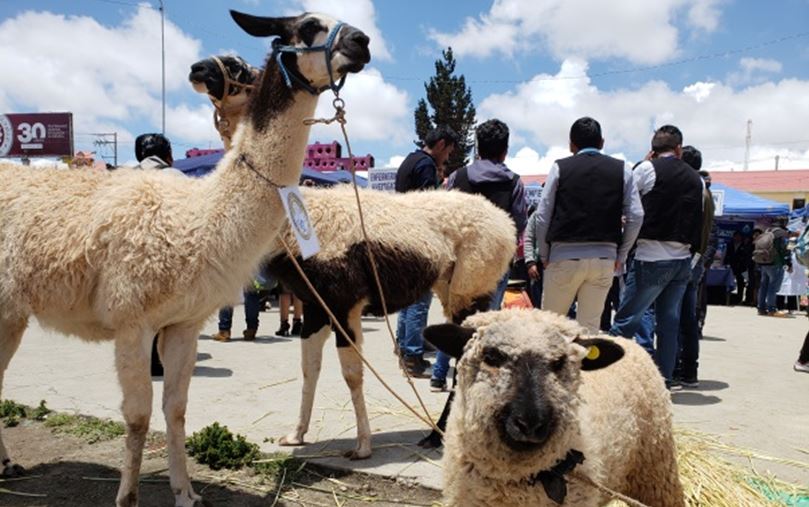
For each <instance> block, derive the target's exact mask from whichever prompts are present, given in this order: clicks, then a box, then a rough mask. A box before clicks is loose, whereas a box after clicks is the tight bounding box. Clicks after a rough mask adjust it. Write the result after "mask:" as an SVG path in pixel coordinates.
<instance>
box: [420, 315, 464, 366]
mask: <svg viewBox="0 0 809 507" xmlns="http://www.w3.org/2000/svg"><path fill="white" fill-rule="evenodd" d="M474 334H475V330H474V329H472V328H471V327H462V326H459V325H458V324H438V325H435V326H427V327H426V328H424V338H425V339H426V340H427V341H428V342H430V343H432V344H433V345H435V346H436V348H437V349H438V350H440V351H441V352H443V353H444V354H447V355H449V356H452V357H454V358H455V359H460V358H461V356H462V355H463V348H464V345H466V342H468V341H469V340H471V339H472V336H473V335H474Z"/></svg>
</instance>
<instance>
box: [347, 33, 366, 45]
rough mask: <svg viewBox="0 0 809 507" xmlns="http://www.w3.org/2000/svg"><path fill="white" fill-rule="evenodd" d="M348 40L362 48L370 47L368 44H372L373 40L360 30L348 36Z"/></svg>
mask: <svg viewBox="0 0 809 507" xmlns="http://www.w3.org/2000/svg"><path fill="white" fill-rule="evenodd" d="M348 40H350V41H351V42H353V43H354V44H356V45H358V46H361V47H368V44H369V43H370V42H371V39H369V38H368V36H367V35H365V34H364V33H363V32H361V31H359V30H355V31H353V32H351V33H350V34H349V35H348Z"/></svg>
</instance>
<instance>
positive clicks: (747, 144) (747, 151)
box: [744, 120, 753, 171]
mask: <svg viewBox="0 0 809 507" xmlns="http://www.w3.org/2000/svg"><path fill="white" fill-rule="evenodd" d="M752 139H753V120H747V137H745V139H744V145H745V148H744V170H745V171H746V170H747V167H748V166H749V165H750V141H751V140H752Z"/></svg>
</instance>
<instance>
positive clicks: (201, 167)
mask: <svg viewBox="0 0 809 507" xmlns="http://www.w3.org/2000/svg"><path fill="white" fill-rule="evenodd" d="M223 155H224V152H219V153H211V154H210V155H202V156H200V157H189V158H183V159H180V160H175V161H174V168H175V169H179V170H180V171H182V172H183V173H184V174H186V175H187V176H195V177H201V176H205V175H206V174H208V173H210V172H211V171H213V170H214V168H215V167H216V164H217V163H218V162H219V160H220V159H221V158H222V156H223ZM304 179H309V180H313V181H314V182H315V183H316V184H318V185H326V186H331V185H335V184H337V183H340V180H338V179H337V178H334V177H332V176H331V175H328V174H323V173H321V172H319V171H315V170H314V169H309V168H308V167H304V168H303V171H302V172H301V181H303V180H304Z"/></svg>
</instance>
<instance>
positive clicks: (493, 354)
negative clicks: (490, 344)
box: [483, 348, 508, 368]
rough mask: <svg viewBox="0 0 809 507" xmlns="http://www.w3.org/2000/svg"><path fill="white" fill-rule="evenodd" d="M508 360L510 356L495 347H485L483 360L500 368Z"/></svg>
mask: <svg viewBox="0 0 809 507" xmlns="http://www.w3.org/2000/svg"><path fill="white" fill-rule="evenodd" d="M506 361H508V356H507V355H505V354H503V353H502V352H500V351H499V350H497V349H495V348H486V349H483V362H484V363H486V364H487V365H489V366H491V367H493V368H499V367H500V366H503V365H504V364H505V362H506Z"/></svg>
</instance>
